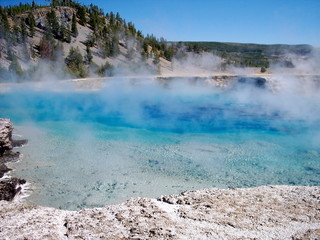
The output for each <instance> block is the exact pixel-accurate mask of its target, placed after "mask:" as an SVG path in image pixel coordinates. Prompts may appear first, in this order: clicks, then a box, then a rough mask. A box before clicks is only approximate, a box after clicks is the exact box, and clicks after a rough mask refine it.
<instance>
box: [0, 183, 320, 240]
mask: <svg viewBox="0 0 320 240" xmlns="http://www.w3.org/2000/svg"><path fill="white" fill-rule="evenodd" d="M0 218H1V220H2V224H1V227H0V239H319V238H320V187H302V186H263V187H257V188H247V189H245V188H243V189H208V190H199V191H188V192H184V193H182V194H179V195H170V196H163V197H160V198H159V199H149V198H134V199H130V200H128V201H126V202H124V203H122V204H119V205H114V206H107V207H104V208H94V209H83V210H80V211H64V210H57V209H53V208H46V207H40V206H30V205H26V204H23V203H19V202H11V203H10V202H4V201H0Z"/></svg>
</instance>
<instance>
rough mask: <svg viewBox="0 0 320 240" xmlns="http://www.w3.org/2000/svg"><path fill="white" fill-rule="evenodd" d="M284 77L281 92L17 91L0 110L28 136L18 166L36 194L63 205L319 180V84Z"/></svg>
mask: <svg viewBox="0 0 320 240" xmlns="http://www.w3.org/2000/svg"><path fill="white" fill-rule="evenodd" d="M283 81H284V82H283V84H282V90H281V91H279V92H277V93H271V92H270V91H269V90H268V89H265V88H258V87H256V86H253V85H250V84H235V85H234V86H233V87H231V88H229V89H228V90H221V89H219V88H215V87H213V86H210V85H208V84H205V83H204V82H193V83H189V82H188V81H186V80H184V81H172V82H170V83H166V84H159V83H157V82H156V81H153V80H151V79H147V80H137V81H135V82H130V83H129V81H128V80H121V79H117V80H114V81H109V82H106V84H105V86H104V87H103V88H102V89H101V90H99V91H89V90H87V91H86V90H82V91H75V90H73V88H71V87H70V88H65V87H62V88H60V89H58V90H57V89H55V90H54V91H53V90H52V87H50V88H43V89H40V90H39V89H36V88H34V87H25V86H23V87H22V88H18V89H17V88H16V89H15V90H10V91H8V92H6V93H2V94H1V95H0V112H1V117H6V118H11V119H12V121H13V123H14V124H15V126H16V130H15V132H16V134H19V135H23V137H24V138H27V139H29V143H28V145H27V146H25V147H24V148H21V149H19V151H20V152H22V153H23V155H24V156H23V159H22V161H20V162H19V163H16V164H15V165H14V168H16V171H15V172H14V173H13V174H14V175H17V176H19V177H21V178H25V179H27V180H28V181H29V182H30V183H31V186H32V188H33V192H32V194H31V196H30V197H29V200H30V201H32V202H34V203H37V204H41V205H45V206H52V207H59V208H63V209H77V208H84V207H92V206H104V205H106V204H114V203H119V202H121V201H124V200H126V199H128V198H130V197H134V196H142V197H157V196H160V195H164V194H170V193H179V192H181V191H184V190H192V189H201V188H209V187H223V188H227V187H253V186H259V185H267V184H289V185H320V130H319V129H320V128H319V126H320V104H319V103H320V101H319V99H320V97H319V96H320V95H319V89H316V88H313V87H310V88H308V87H307V85H306V83H305V85H304V87H301V83H298V81H295V80H292V79H291V80H290V81H289V80H283ZM299 84H300V85H299ZM50 89H51V90H50Z"/></svg>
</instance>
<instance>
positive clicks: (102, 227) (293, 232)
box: [0, 119, 320, 240]
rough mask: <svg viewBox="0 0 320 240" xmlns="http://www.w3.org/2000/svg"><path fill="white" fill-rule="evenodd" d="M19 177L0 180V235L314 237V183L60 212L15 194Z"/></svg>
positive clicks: (4, 145)
mask: <svg viewBox="0 0 320 240" xmlns="http://www.w3.org/2000/svg"><path fill="white" fill-rule="evenodd" d="M0 127H1V128H0V152H1V156H0V173H1V174H2V175H3V174H5V173H6V172H8V171H10V169H9V168H8V167H7V166H6V165H5V164H6V163H7V162H10V161H16V160H17V159H18V158H19V155H20V154H19V153H18V152H12V149H13V147H14V146H17V145H23V144H25V143H26V141H25V140H19V141H16V142H15V141H13V140H12V130H13V126H12V123H11V122H10V120H9V119H0ZM25 182H26V181H25V180H23V179H19V178H10V177H8V176H6V177H5V178H2V179H1V181H0V200H6V201H0V218H1V220H2V224H1V225H0V239H10V240H13V239H319V238H320V187H319V186H313V187H308V186H261V187H256V188H240V189H217V188H214V189H204V190H198V191H187V192H183V193H181V194H177V195H169V196H161V197H159V198H158V199H151V198H132V199H130V200H128V201H126V202H124V203H122V204H118V205H113V206H106V207H103V208H92V209H82V210H80V211H66V210H59V209H54V208H48V207H42V206H35V205H30V204H29V203H27V202H25V201H23V200H22V199H21V197H19V193H20V192H21V186H22V185H23V184H25Z"/></svg>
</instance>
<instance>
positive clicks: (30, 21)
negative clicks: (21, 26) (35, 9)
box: [26, 12, 36, 37]
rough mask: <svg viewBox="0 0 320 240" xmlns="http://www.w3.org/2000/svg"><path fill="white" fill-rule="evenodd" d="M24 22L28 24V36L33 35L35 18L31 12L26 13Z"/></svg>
mask: <svg viewBox="0 0 320 240" xmlns="http://www.w3.org/2000/svg"><path fill="white" fill-rule="evenodd" d="M26 23H27V24H28V25H29V31H30V37H33V36H34V33H35V26H36V20H35V19H34V16H33V14H32V13H31V12H29V13H28V17H27V19H26Z"/></svg>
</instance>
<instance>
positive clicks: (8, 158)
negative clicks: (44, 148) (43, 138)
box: [0, 118, 27, 201]
mask: <svg viewBox="0 0 320 240" xmlns="http://www.w3.org/2000/svg"><path fill="white" fill-rule="evenodd" d="M12 131H13V124H12V122H11V121H10V119H5V118H0V200H6V201H12V200H13V199H14V197H15V196H16V195H17V194H19V193H20V191H21V185H23V184H25V183H26V181H25V180H24V179H20V178H11V177H6V178H3V177H4V175H5V173H7V172H9V171H11V170H12V169H10V168H8V167H7V165H6V163H8V162H14V161H17V160H18V159H19V157H20V153H19V152H12V149H13V148H14V147H18V146H22V145H23V144H26V143H27V140H13V139H12Z"/></svg>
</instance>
